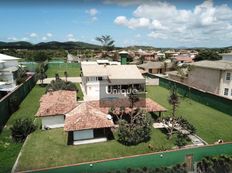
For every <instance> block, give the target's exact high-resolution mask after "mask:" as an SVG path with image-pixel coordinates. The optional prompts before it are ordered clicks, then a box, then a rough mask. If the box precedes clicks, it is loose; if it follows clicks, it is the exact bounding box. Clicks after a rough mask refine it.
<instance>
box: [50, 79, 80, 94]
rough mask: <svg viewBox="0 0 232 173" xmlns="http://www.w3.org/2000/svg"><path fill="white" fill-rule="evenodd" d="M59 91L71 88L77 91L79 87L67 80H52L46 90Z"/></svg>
mask: <svg viewBox="0 0 232 173" xmlns="http://www.w3.org/2000/svg"><path fill="white" fill-rule="evenodd" d="M50 90H51V91H58V90H70V91H77V87H76V85H75V84H74V83H72V82H69V81H68V82H65V81H64V80H61V79H59V78H58V79H56V80H52V81H51V83H50V84H49V85H48V86H47V88H46V91H47V92H48V91H50Z"/></svg>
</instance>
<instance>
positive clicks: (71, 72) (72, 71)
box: [46, 64, 81, 77]
mask: <svg viewBox="0 0 232 173" xmlns="http://www.w3.org/2000/svg"><path fill="white" fill-rule="evenodd" d="M65 71H67V73H68V77H80V72H81V70H80V67H79V66H78V65H75V66H71V65H68V64H61V65H57V66H51V67H50V66H49V68H48V70H47V71H46V74H47V76H48V77H55V74H56V73H58V74H59V76H60V77H64V72H65Z"/></svg>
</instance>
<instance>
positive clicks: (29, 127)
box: [10, 118, 36, 142]
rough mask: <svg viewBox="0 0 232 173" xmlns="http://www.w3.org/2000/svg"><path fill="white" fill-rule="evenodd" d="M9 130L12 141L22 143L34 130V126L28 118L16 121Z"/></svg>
mask: <svg viewBox="0 0 232 173" xmlns="http://www.w3.org/2000/svg"><path fill="white" fill-rule="evenodd" d="M10 130H11V136H12V138H13V139H14V141H16V142H23V141H24V140H25V139H26V138H27V136H28V135H29V134H30V133H32V132H33V131H35V130H36V126H35V125H34V123H33V121H32V120H31V119H29V118H25V119H17V120H16V121H15V122H14V124H13V126H12V127H11V128H10Z"/></svg>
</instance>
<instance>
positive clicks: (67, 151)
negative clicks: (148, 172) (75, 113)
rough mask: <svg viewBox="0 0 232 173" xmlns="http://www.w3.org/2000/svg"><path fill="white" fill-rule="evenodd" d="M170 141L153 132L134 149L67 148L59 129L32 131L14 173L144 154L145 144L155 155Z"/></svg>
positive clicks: (105, 144) (114, 144)
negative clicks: (147, 139) (152, 147)
mask: <svg viewBox="0 0 232 173" xmlns="http://www.w3.org/2000/svg"><path fill="white" fill-rule="evenodd" d="M174 140H175V137H173V139H172V140H170V141H169V140H167V137H166V135H165V134H164V133H162V132H161V131H160V130H157V129H153V131H152V137H151V140H150V141H149V142H147V143H141V144H139V145H137V146H130V147H127V146H124V145H122V144H120V143H118V142H117V141H116V140H111V141H107V142H103V143H96V144H87V145H79V146H68V145H67V134H66V133H65V132H64V130H63V129H62V128H61V129H53V130H48V131H36V132H34V133H33V134H32V135H31V136H30V137H29V140H28V141H27V143H26V145H25V147H24V149H23V152H22V155H21V158H20V161H19V164H18V168H17V170H18V171H19V170H30V169H36V168H46V167H51V166H61V165H65V164H74V163H79V162H85V161H93V160H99V159H107V158H114V157H121V156H127V155H135V154H141V153H148V152H151V150H150V149H149V148H148V144H152V145H153V146H154V147H155V151H159V150H164V149H170V148H172V147H173V146H174V144H173V141H174ZM28 163H30V164H28Z"/></svg>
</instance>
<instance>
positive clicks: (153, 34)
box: [148, 31, 167, 39]
mask: <svg viewBox="0 0 232 173" xmlns="http://www.w3.org/2000/svg"><path fill="white" fill-rule="evenodd" d="M148 37H151V38H154V39H167V36H166V35H165V34H162V33H159V32H154V31H152V32H151V33H149V34H148Z"/></svg>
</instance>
